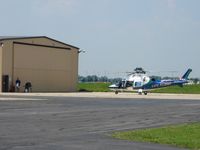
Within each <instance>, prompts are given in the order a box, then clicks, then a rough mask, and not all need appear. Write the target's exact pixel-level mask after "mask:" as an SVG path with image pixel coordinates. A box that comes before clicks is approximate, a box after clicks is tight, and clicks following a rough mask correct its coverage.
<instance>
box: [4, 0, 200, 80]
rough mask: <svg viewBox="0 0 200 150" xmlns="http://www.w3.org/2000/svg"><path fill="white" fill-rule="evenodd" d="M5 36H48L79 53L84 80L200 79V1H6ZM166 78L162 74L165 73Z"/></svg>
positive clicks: (80, 72)
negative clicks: (140, 74)
mask: <svg viewBox="0 0 200 150" xmlns="http://www.w3.org/2000/svg"><path fill="white" fill-rule="evenodd" d="M0 2H1V5H0V18H1V22H0V35H1V36H48V37H50V38H54V39H56V40H59V41H62V42H65V43H68V44H71V45H74V46H77V47H79V48H80V49H81V50H85V51H86V53H80V55H79V74H80V75H84V76H85V75H89V74H96V75H99V76H102V75H107V76H111V77H113V76H120V75H121V73H122V72H126V71H132V70H133V69H134V68H136V67H143V68H144V69H145V70H148V71H157V72H159V73H158V74H156V73H155V74H154V75H162V76H165V75H170V74H169V73H167V71H176V73H175V75H173V76H180V75H181V74H183V73H184V72H185V71H186V70H187V69H188V68H192V69H193V72H192V74H191V76H192V77H200V69H199V68H200V67H199V65H200V9H199V6H200V0H0ZM160 72H162V73H160Z"/></svg>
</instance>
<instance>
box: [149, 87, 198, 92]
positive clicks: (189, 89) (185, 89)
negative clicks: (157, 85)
mask: <svg viewBox="0 0 200 150" xmlns="http://www.w3.org/2000/svg"><path fill="white" fill-rule="evenodd" d="M152 93H179V94H200V85H184V86H183V87H180V86H170V87H166V88H161V89H156V90H153V91H152Z"/></svg>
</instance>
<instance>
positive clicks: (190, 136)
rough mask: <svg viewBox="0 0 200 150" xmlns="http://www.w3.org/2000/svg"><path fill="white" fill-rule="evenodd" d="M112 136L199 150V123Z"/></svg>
mask: <svg viewBox="0 0 200 150" xmlns="http://www.w3.org/2000/svg"><path fill="white" fill-rule="evenodd" d="M112 136H113V137H114V138H117V139H123V140H129V141H137V142H151V143H159V144H168V145H172V146H177V147H180V148H189V149H192V150H200V123H192V124H183V125H175V126H167V127H163V128H154V129H144V130H136V131H127V132H116V133H114V134H113V135H112Z"/></svg>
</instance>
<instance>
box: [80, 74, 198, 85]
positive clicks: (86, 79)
mask: <svg viewBox="0 0 200 150" xmlns="http://www.w3.org/2000/svg"><path fill="white" fill-rule="evenodd" d="M150 78H154V79H156V80H167V79H179V78H178V77H161V76H150ZM121 80H122V78H109V77H107V76H97V75H88V76H80V75H79V76H78V81H79V82H111V83H117V82H119V81H121ZM189 80H191V81H193V83H194V84H197V83H199V82H200V79H199V78H190V79H189Z"/></svg>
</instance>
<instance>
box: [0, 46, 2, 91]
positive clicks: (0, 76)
mask: <svg viewBox="0 0 200 150" xmlns="http://www.w3.org/2000/svg"><path fill="white" fill-rule="evenodd" d="M2 55H3V43H0V92H2V84H3V83H2V75H3V74H2V66H3V61H2V59H3V57H2Z"/></svg>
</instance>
